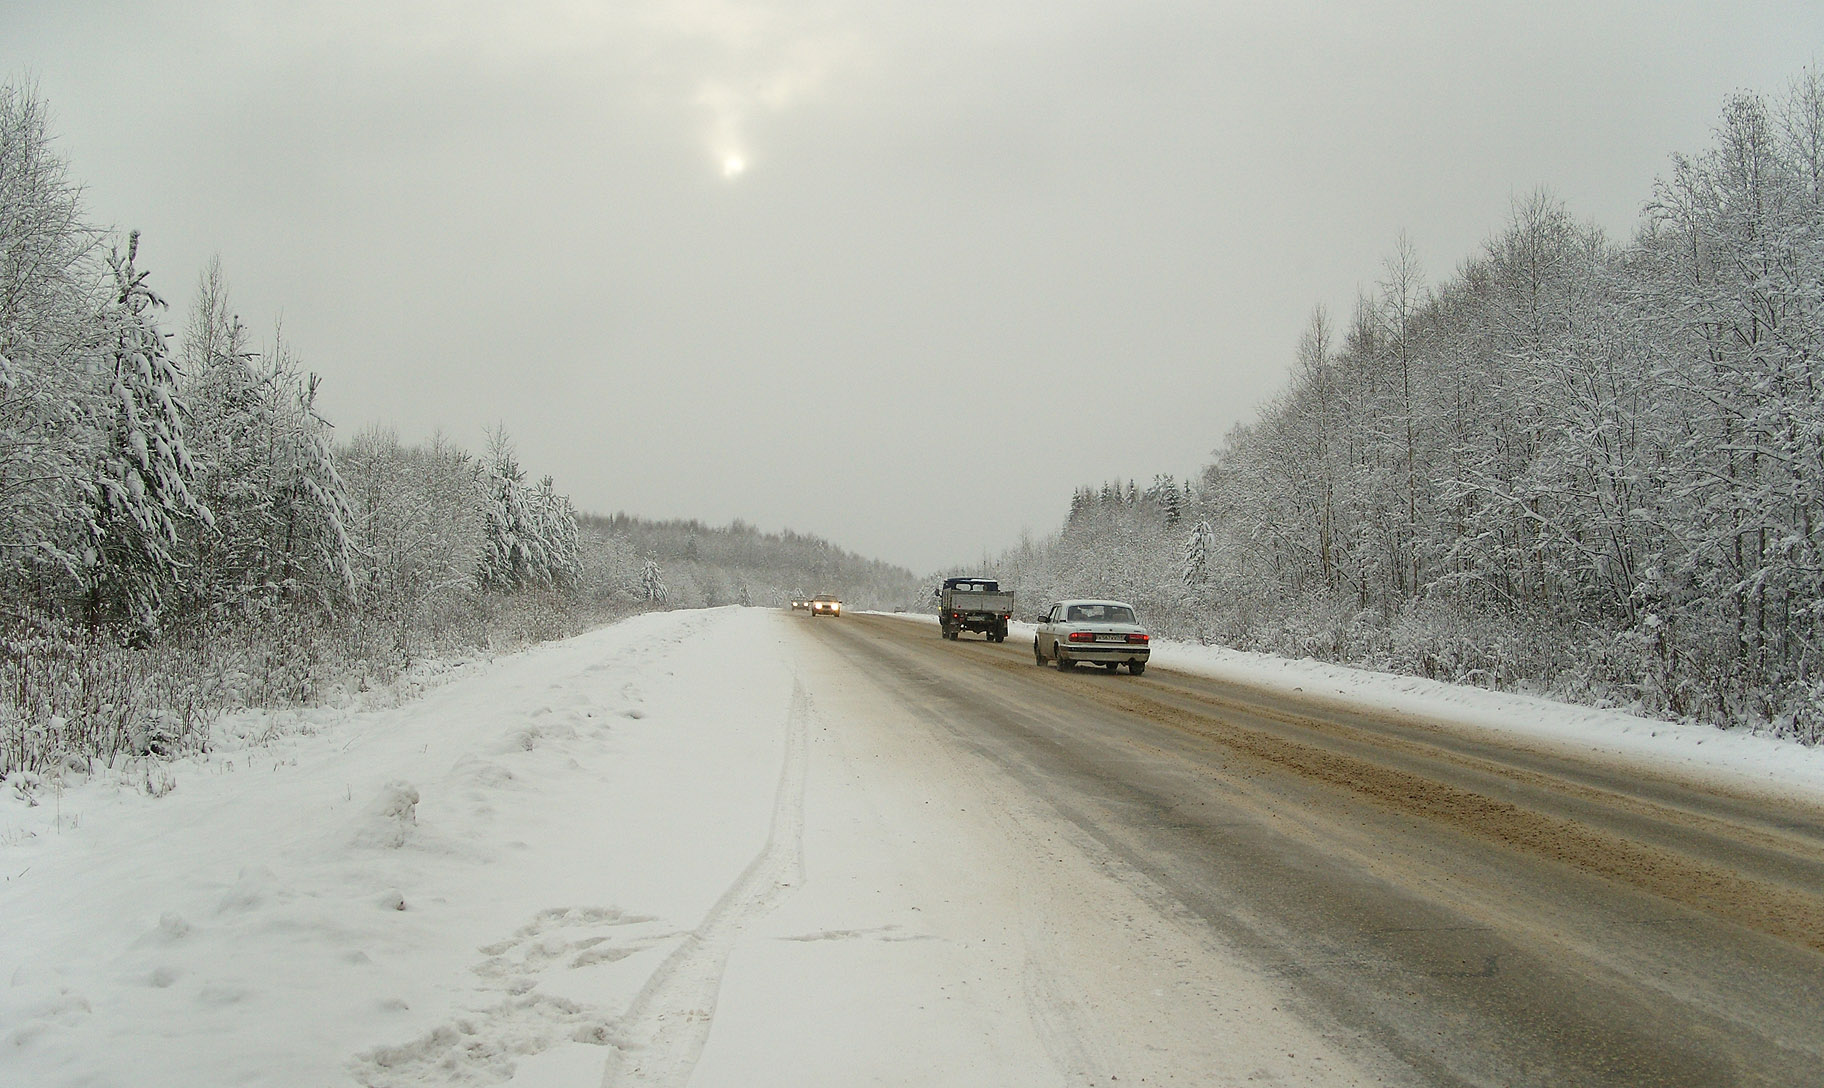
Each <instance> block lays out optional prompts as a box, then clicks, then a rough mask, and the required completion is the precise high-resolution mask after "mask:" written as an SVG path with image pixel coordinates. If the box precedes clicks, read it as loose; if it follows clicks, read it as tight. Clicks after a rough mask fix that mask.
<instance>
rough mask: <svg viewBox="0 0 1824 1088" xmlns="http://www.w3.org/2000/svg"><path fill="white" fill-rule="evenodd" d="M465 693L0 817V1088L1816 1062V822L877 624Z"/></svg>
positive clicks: (618, 654) (1206, 689)
mask: <svg viewBox="0 0 1824 1088" xmlns="http://www.w3.org/2000/svg"><path fill="white" fill-rule="evenodd" d="M470 671H474V672H476V673H477V675H474V676H469V677H465V678H461V679H456V680H453V681H451V682H448V683H445V684H443V685H442V686H440V687H437V688H435V689H433V690H432V691H431V692H430V694H428V695H427V696H425V697H424V698H422V699H420V700H417V701H414V702H409V703H406V704H404V705H401V706H398V707H393V708H390V709H375V710H368V711H364V712H361V713H346V712H345V713H339V714H337V713H328V712H324V713H320V714H315V715H312V716H308V717H306V718H304V719H302V720H300V721H297V722H291V723H289V724H287V725H286V730H292V731H290V732H287V731H286V730H268V728H267V727H268V726H271V725H273V724H275V723H272V722H261V721H258V720H253V721H244V722H241V723H239V724H240V726H241V732H242V733H243V734H246V735H249V736H252V737H253V738H254V740H253V741H252V742H249V743H245V744H236V743H232V742H227V741H225V742H224V744H223V745H222V747H221V748H220V749H219V750H218V751H217V752H215V753H214V754H212V755H211V756H209V757H207V758H206V759H200V760H193V761H187V762H184V763H180V764H179V765H177V766H176V767H175V768H173V771H172V777H171V778H170V779H169V780H168V781H165V780H162V779H161V780H157V781H155V782H154V785H156V786H157V787H158V788H159V789H162V788H163V787H164V786H166V785H170V786H174V787H175V788H174V789H172V790H171V792H169V793H166V794H165V795H164V796H162V797H158V798H153V797H150V796H148V793H147V790H146V789H145V788H144V787H145V782H143V781H141V780H139V779H138V778H129V779H124V780H123V779H121V778H119V777H117V776H111V775H110V776H97V778H95V779H93V780H90V781H86V782H83V781H79V780H76V779H70V780H67V781H66V782H65V783H64V784H63V786H62V787H61V788H53V787H52V786H51V785H50V784H46V785H45V786H43V787H40V788H38V789H37V790H36V791H35V792H34V795H33V797H32V798H31V800H35V801H36V802H37V804H35V805H28V804H27V801H26V799H25V798H21V797H11V796H9V797H5V798H3V799H0V872H3V873H4V883H0V925H3V928H0V1083H4V1084H9V1085H10V1084H29V1085H65V1084H68V1085H76V1084H82V1085H122V1086H125V1085H132V1086H135V1088H139V1086H156V1085H172V1086H176V1085H184V1086H191V1085H218V1084H220V1085H226V1084H255V1085H287V1086H289V1085H342V1084H362V1085H371V1086H382V1085H387V1086H390V1085H444V1084H475V1085H484V1084H508V1083H510V1084H514V1085H541V1086H542V1085H550V1086H585V1088H594V1086H595V1085H604V1086H614V1085H671V1086H683V1085H686V1084H689V1085H695V1086H697V1088H710V1086H725V1085H726V1086H766V1085H781V1086H783V1085H793V1086H822V1085H829V1086H848V1085H864V1084H880V1085H933V1086H936V1085H943V1086H968V1085H979V1086H983V1088H987V1086H1002V1085H1088V1084H1134V1083H1142V1084H1148V1083H1150V1084H1168V1083H1177V1084H1186V1085H1230V1084H1234V1085H1240V1084H1249V1083H1281V1084H1299V1085H1357V1084H1375V1083H1386V1084H1455V1083H1496V1084H1540V1085H1576V1084H1657V1085H1681V1084H1732V1083H1741V1084H1754V1083H1766V1084H1786V1085H1794V1084H1806V1083H1817V1073H1816V1070H1817V1069H1818V1068H1820V1062H1824V1053H1820V1051H1821V1049H1824V1042H1821V1038H1820V1035H1821V1033H1820V1032H1819V1030H1818V1028H1817V1025H1818V1024H1819V1023H1824V957H1821V956H1820V954H1819V945H1820V943H1821V940H1824V938H1821V937H1820V935H1821V934H1824V925H1820V923H1819V917H1820V915H1819V910H1820V898H1821V895H1820V893H1821V891H1824V815H1820V813H1819V812H1818V811H1816V810H1815V809H1806V808H1803V807H1798V806H1786V807H1781V806H1776V805H1770V804H1767V803H1765V802H1757V801H1753V800H1747V799H1742V798H1725V797H1716V796H1712V795H1710V794H1708V793H1706V792H1704V791H1699V790H1694V789H1690V788H1688V787H1685V786H1681V785H1679V784H1676V783H1672V782H1668V781H1663V780H1660V779H1657V778H1654V777H1652V776H1645V775H1641V774H1639V773H1618V772H1617V771H1616V770H1615V769H1614V768H1611V767H1585V766H1580V765H1576V764H1572V763H1570V762H1567V761H1566V760H1565V759H1564V758H1563V757H1561V756H1559V755H1555V754H1552V753H1551V752H1548V751H1544V750H1526V751H1522V750H1516V751H1508V750H1505V749H1502V748H1498V747H1495V746H1492V745H1490V744H1489V743H1487V742H1486V740H1484V739H1478V738H1477V737H1475V736H1473V735H1463V736H1458V735H1456V734H1454V733H1450V732H1444V731H1439V730H1437V729H1435V728H1426V727H1423V726H1419V725H1414V724H1412V723H1406V722H1401V721H1397V720H1392V719H1390V718H1386V717H1382V718H1371V717H1367V716H1361V715H1358V716H1357V719H1358V720H1355V721H1353V722H1350V723H1347V724H1348V725H1350V726H1351V727H1352V728H1350V729H1342V728H1339V727H1338V726H1337V725H1335V724H1334V723H1330V722H1326V721H1324V720H1321V719H1323V718H1328V717H1334V716H1335V714H1334V713H1333V712H1326V713H1325V714H1324V715H1313V714H1311V713H1310V712H1309V708H1308V707H1302V708H1301V707H1299V706H1293V705H1288V704H1286V703H1285V702H1284V698H1283V697H1282V696H1268V695H1262V694H1260V693H1258V692H1256V693H1249V692H1247V691H1244V690H1241V689H1236V688H1234V687H1225V686H1221V685H1217V684H1215V683H1214V682H1212V681H1207V680H1199V679H1197V678H1195V677H1190V676H1185V675H1182V674H1177V673H1174V672H1171V671H1168V670H1163V669H1158V668H1156V669H1154V670H1152V671H1149V673H1148V675H1147V676H1145V677H1141V678H1134V677H1129V676H1126V675H1122V676H1109V675H1106V674H1104V673H1101V672H1100V671H1096V672H1094V673H1093V674H1092V673H1089V672H1084V673H1078V674H1074V675H1062V674H1059V673H1057V672H1056V671H1054V670H1050V669H1038V668H1035V667H1034V665H1033V664H1032V661H1031V657H1030V651H1029V649H1027V648H1026V647H1025V646H1023V645H1020V644H1019V643H1017V642H1013V643H1009V644H1008V645H1006V646H992V645H989V644H986V643H982V642H976V641H965V642H961V643H948V642H943V641H942V640H940V639H939V638H938V637H937V633H936V630H935V628H933V627H929V626H926V625H922V624H919V623H916V622H912V621H907V620H898V619H891V618H885V617H870V616H853V617H844V618H843V619H841V620H815V621H813V620H811V619H810V618H808V617H805V616H801V615H785V614H779V613H774V612H769V611H762V610H757V609H725V610H717V611H712V612H698V613H669V614H655V615H649V616H643V617H638V618H636V619H634V620H631V621H628V622H626V623H623V624H618V625H616V626H614V627H611V628H607V629H604V630H602V631H598V632H594V633H592V634H590V635H586V636H583V637H581V638H578V639H572V640H569V641H567V642H565V643H561V644H556V645H552V646H547V647H543V648H540V649H538V650H535V651H532V652H528V653H525V654H521V655H517V656H515V657H512V658H505V659H502V660H500V661H497V662H495V663H493V664H492V665H489V666H486V667H483V668H479V669H474V670H470ZM277 724H285V723H277ZM299 728H302V730H303V731H302V732H301V733H300V732H296V731H295V730H297V729H299ZM141 773H143V772H141ZM154 792H156V790H155V791H154Z"/></svg>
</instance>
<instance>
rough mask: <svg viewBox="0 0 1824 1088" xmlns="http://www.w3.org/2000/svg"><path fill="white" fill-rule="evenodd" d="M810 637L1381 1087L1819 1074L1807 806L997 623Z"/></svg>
mask: <svg viewBox="0 0 1824 1088" xmlns="http://www.w3.org/2000/svg"><path fill="white" fill-rule="evenodd" d="M810 630H811V633H812V634H813V635H814V637H816V638H817V639H818V641H819V642H821V643H823V644H825V645H826V646H828V647H829V648H830V649H831V650H832V651H834V652H835V653H837V654H839V655H841V656H843V657H844V658H845V659H847V660H848V661H849V662H850V663H851V665H852V667H853V673H854V674H855V675H859V676H866V677H870V678H873V682H874V683H877V684H878V685H879V686H880V687H881V688H883V689H886V690H888V691H890V692H891V693H892V697H891V699H888V700H883V701H885V702H891V703H895V704H898V705H902V706H907V707H916V708H918V709H917V711H916V712H915V717H917V718H918V719H919V720H920V721H921V722H922V723H923V724H924V728H925V730H926V731H927V732H929V733H931V734H933V735H935V736H941V737H942V738H944V740H943V743H944V744H945V745H946V746H948V747H949V748H951V749H952V750H954V751H957V752H967V753H969V757H968V758H967V759H966V760H965V765H967V766H970V767H973V768H975V770H974V772H973V774H974V777H975V778H976V779H977V780H979V781H983V782H988V781H990V780H993V779H997V778H998V780H999V781H998V782H997V784H996V786H995V788H994V790H993V793H992V794H991V796H994V797H996V798H997V800H996V802H995V803H996V804H997V805H1005V806H1008V807H1009V808H1010V809H1011V808H1014V807H1017V805H1018V804H1028V805H1031V806H1033V807H1034V808H1036V809H1038V810H1039V813H1037V814H1031V815H1029V816H1028V817H1027V818H1028V819H1031V820H1032V824H1033V826H1038V827H1047V828H1055V827H1057V826H1059V825H1060V824H1061V825H1062V826H1064V827H1066V828H1068V829H1069V832H1068V833H1061V834H1060V837H1062V838H1066V839H1072V838H1074V840H1075V842H1074V844H1073V845H1074V848H1075V849H1077V850H1080V851H1082V853H1083V854H1084V856H1086V857H1093V858H1096V859H1097V864H1098V867H1099V868H1100V869H1101V871H1103V872H1104V873H1105V874H1107V875H1108V876H1109V877H1111V878H1112V879H1113V880H1114V881H1115V882H1116V883H1118V884H1120V885H1122V886H1123V887H1124V888H1125V889H1127V890H1129V891H1132V892H1133V893H1134V894H1136V895H1138V896H1140V897H1142V898H1145V899H1148V900H1149V901H1150V902H1152V903H1153V904H1154V905H1155V906H1156V907H1157V908H1158V910H1157V916H1158V917H1161V918H1165V917H1172V916H1174V915H1176V916H1188V918H1189V922H1188V924H1189V925H1190V927H1191V928H1192V929H1193V930H1195V931H1199V932H1201V933H1202V935H1203V936H1204V938H1205V939H1206V940H1207V941H1208V942H1209V943H1210V944H1211V945H1212V946H1214V947H1215V948H1218V949H1220V950H1222V953H1223V955H1222V956H1220V957H1216V958H1217V959H1221V960H1226V961H1227V962H1230V963H1232V962H1233V961H1234V960H1236V959H1239V960H1240V961H1242V962H1245V963H1247V964H1248V965H1249V966H1250V968H1251V969H1252V971H1253V972H1255V973H1256V977H1259V978H1264V979H1269V980H1272V981H1273V982H1274V983H1276V984H1278V985H1281V986H1283V987H1285V990H1286V993H1285V994H1283V995H1281V996H1280V997H1278V998H1276V999H1275V1000H1276V1004H1278V1006H1279V1007H1280V1008H1281V1009H1284V1010H1292V1011H1295V1012H1296V1013H1297V1014H1298V1015H1299V1017H1300V1018H1301V1019H1302V1020H1304V1021H1305V1022H1306V1023H1309V1024H1311V1025H1314V1026H1316V1027H1317V1028H1318V1030H1319V1031H1320V1032H1321V1033H1322V1034H1323V1035H1324V1036H1325V1037H1326V1039H1328V1040H1331V1041H1334V1042H1336V1043H1338V1044H1340V1045H1342V1047H1343V1049H1344V1050H1345V1052H1346V1053H1347V1055H1348V1056H1349V1057H1350V1058H1352V1059H1353V1060H1355V1061H1357V1062H1361V1063H1363V1064H1364V1065H1366V1066H1368V1067H1370V1068H1372V1069H1374V1070H1375V1071H1376V1072H1377V1073H1379V1074H1381V1075H1384V1076H1386V1077H1387V1078H1388V1079H1390V1080H1398V1081H1407V1082H1412V1083H1424V1084H1464V1083H1469V1084H1538V1085H1573V1084H1640V1085H1716V1084H1768V1085H1800V1084H1819V1083H1824V1073H1820V1072H1819V1070H1821V1069H1824V1029H1821V1028H1820V1027H1819V1025H1820V1024H1824V957H1821V956H1820V955H1819V953H1820V951H1821V950H1824V812H1820V811H1819V810H1818V809H1817V808H1815V807H1806V806H1803V805H1797V804H1790V803H1776V802H1772V801H1768V800H1765V799H1760V800H1756V799H1751V798H1744V797H1736V796H1728V795H1723V794H1718V793H1716V792H1714V791H1712V790H1707V789H1698V788H1694V787H1692V786H1691V785H1689V784H1685V783H1679V782H1675V781H1670V780H1666V779H1665V778H1662V777H1657V776H1654V775H1651V774H1646V773H1642V772H1641V771H1640V770H1639V769H1638V768H1634V769H1629V768H1621V767H1616V766H1613V765H1604V764H1591V763H1588V762H1585V761H1581V760H1573V759H1569V758H1566V757H1565V756H1563V755H1562V754H1555V753H1552V752H1550V751H1544V750H1534V749H1527V748H1521V747H1511V746H1507V745H1504V744H1497V743H1493V742H1492V741H1491V740H1490V738H1488V737H1487V736H1486V735H1477V734H1473V733H1457V732H1453V731H1448V730H1441V729H1438V728H1436V727H1434V726H1431V725H1427V724H1421V723H1412V722H1406V721H1401V720H1400V719H1399V718H1398V717H1397V716H1381V717H1374V716H1370V715H1366V714H1361V713H1339V712H1337V711H1336V710H1334V708H1324V709H1323V710H1322V711H1321V712H1314V708H1313V706H1312V705H1309V704H1306V703H1304V702H1303V700H1298V701H1294V700H1291V699H1288V698H1286V697H1284V696H1283V695H1273V694H1269V693H1266V692H1261V691H1249V690H1246V689H1237V688H1235V687H1233V686H1231V685H1225V684H1219V683H1215V682H1211V681H1207V680H1203V679H1199V678H1197V677H1193V676H1187V675H1183V674H1178V673H1173V672H1169V671H1162V670H1158V669H1155V670H1151V671H1149V673H1148V675H1147V676H1146V677H1145V678H1140V679H1136V678H1132V677H1127V676H1125V675H1122V676H1111V675H1108V674H1106V673H1103V672H1102V671H1101V670H1099V669H1084V670H1078V671H1077V672H1075V673H1074V674H1071V675H1060V674H1058V673H1056V672H1055V671H1053V670H1050V669H1040V668H1036V667H1035V666H1034V663H1033V660H1032V655H1031V651H1030V648H1029V645H1028V644H1026V643H1021V642H1020V641H1019V640H1017V639H1016V640H1014V641H1012V642H1010V643H1008V644H1007V645H1005V646H994V645H990V644H988V643H985V642H970V641H964V642H962V643H944V642H942V641H940V640H939V639H938V638H937V637H936V636H935V633H934V632H933V631H932V630H931V629H930V628H928V627H926V626H923V625H916V624H907V623H903V622H898V621H894V620H890V619H884V618H870V617H859V618H857V619H856V622H854V623H847V624H845V625H843V626H842V627H841V628H840V629H838V627H837V625H835V624H825V625H821V626H816V627H814V628H811V629H810ZM959 758H960V757H959ZM1016 798H1017V799H1019V800H1018V801H1015V800H1014V799H1016ZM1210 962H1211V961H1210V960H1208V959H1206V960H1204V961H1201V962H1200V966H1199V968H1198V970H1200V971H1202V970H1211V969H1212V968H1210V967H1209V966H1206V965H1207V964H1209V963H1210ZM1231 970H1232V968H1231ZM1224 985H1225V984H1224V983H1221V982H1216V981H1214V978H1213V977H1212V979H1211V980H1210V982H1209V985H1208V986H1207V988H1204V989H1203V991H1202V992H1206V993H1216V992H1221V990H1222V987H1223V986H1224ZM1187 986H1188V990H1187V993H1196V992H1199V987H1198V984H1197V983H1196V982H1195V981H1190V982H1188V983H1187ZM1327 1060H1330V1059H1327ZM1178 1071H1179V1073H1180V1074H1181V1075H1184V1074H1189V1075H1191V1077H1192V1078H1193V1079H1199V1078H1205V1077H1207V1079H1204V1080H1200V1082H1205V1083H1208V1082H1221V1076H1220V1075H1214V1076H1210V1075H1208V1074H1206V1073H1205V1067H1202V1066H1198V1065H1196V1064H1187V1065H1184V1066H1180V1067H1179V1068H1178ZM1305 1076H1306V1074H1305V1073H1304V1072H1303V1071H1300V1072H1298V1073H1295V1074H1293V1075H1292V1079H1293V1080H1295V1081H1302V1080H1303V1079H1304V1077H1305ZM1124 1079H1125V1078H1124Z"/></svg>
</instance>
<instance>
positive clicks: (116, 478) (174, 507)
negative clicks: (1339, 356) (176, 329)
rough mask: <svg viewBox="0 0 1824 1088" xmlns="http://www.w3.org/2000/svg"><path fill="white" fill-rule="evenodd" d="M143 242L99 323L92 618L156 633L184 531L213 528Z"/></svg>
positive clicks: (124, 258) (119, 268)
mask: <svg viewBox="0 0 1824 1088" xmlns="http://www.w3.org/2000/svg"><path fill="white" fill-rule="evenodd" d="M138 252H139V233H138V232H137V231H135V232H133V233H132V234H130V235H129V236H128V239H127V250H126V253H125V254H124V255H123V254H121V253H118V252H116V253H114V254H113V255H112V257H111V258H110V265H111V267H112V270H113V276H114V291H113V294H112V295H111V296H110V298H109V300H108V302H107V304H106V305H105V306H104V307H103V309H102V311H101V315H100V319H99V323H100V330H101V339H102V349H101V360H100V366H101V373H100V375H99V378H100V382H99V389H100V393H101V395H100V396H99V397H98V398H97V400H96V403H95V406H94V409H93V411H94V418H93V420H92V421H91V425H92V426H93V428H94V433H95V435H96V438H97V449H96V462H95V468H94V473H95V476H94V479H95V492H94V494H95V505H94V508H93V511H92V513H91V516H90V519H89V525H88V534H89V548H88V555H89V557H90V559H91V563H92V574H91V576H90V581H91V587H92V588H91V594H90V602H91V608H92V609H93V610H95V611H96V613H97V614H96V615H95V616H93V617H92V618H98V619H99V618H110V619H121V620H124V621H126V622H128V623H130V624H131V625H132V626H133V627H134V628H135V629H137V630H140V631H142V632H151V631H153V630H155V629H156V627H157V625H158V618H159V617H158V612H159V609H160V606H161V605H162V603H163V601H164V598H165V593H166V590H167V589H168V588H169V587H170V586H171V585H172V584H173V583H174V582H175V580H176V577H177V572H178V563H177V560H176V558H175V557H174V550H175V548H176V545H177V542H178V533H177V526H178V523H179V522H180V521H181V520H183V519H186V518H196V519H200V520H203V521H207V520H208V518H209V514H208V511H207V509H205V508H204V507H202V506H200V505H199V504H198V502H197V500H196V498H195V496H193V495H192V494H191V491H190V486H189V485H190V479H191V476H192V474H193V471H194V470H193V467H192V465H191V460H190V453H189V450H188V449H187V448H186V447H185V442H184V425H183V415H182V411H181V406H180V404H179V399H178V370H177V364H176V361H175V360H174V359H172V357H171V353H170V350H169V346H168V344H167V341H166V336H165V333H164V332H163V331H162V330H161V329H160V328H159V326H158V322H157V317H156V311H157V310H158V309H159V308H162V307H163V306H164V301H163V300H162V299H160V298H159V297H158V296H157V295H156V294H154V293H153V292H152V289H151V288H150V287H148V286H147V285H146V273H144V272H143V271H140V270H139V269H138V268H137V266H136V264H135V261H136V258H137V256H138Z"/></svg>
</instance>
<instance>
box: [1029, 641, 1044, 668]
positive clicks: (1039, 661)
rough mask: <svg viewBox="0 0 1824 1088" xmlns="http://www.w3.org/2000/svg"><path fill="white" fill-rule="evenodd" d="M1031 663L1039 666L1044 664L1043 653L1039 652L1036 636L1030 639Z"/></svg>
mask: <svg viewBox="0 0 1824 1088" xmlns="http://www.w3.org/2000/svg"><path fill="white" fill-rule="evenodd" d="M1032 663H1033V664H1034V665H1037V666H1039V667H1040V668H1043V667H1044V666H1045V655H1044V654H1042V653H1040V652H1039V640H1038V639H1036V638H1035V639H1033V640H1032Z"/></svg>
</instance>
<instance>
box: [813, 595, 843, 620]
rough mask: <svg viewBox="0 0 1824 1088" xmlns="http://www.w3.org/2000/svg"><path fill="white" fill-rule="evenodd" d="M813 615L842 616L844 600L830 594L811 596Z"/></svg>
mask: <svg viewBox="0 0 1824 1088" xmlns="http://www.w3.org/2000/svg"><path fill="white" fill-rule="evenodd" d="M811 615H813V616H841V615H842V602H841V601H839V600H837V599H836V598H835V597H830V596H822V597H812V598H811Z"/></svg>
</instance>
